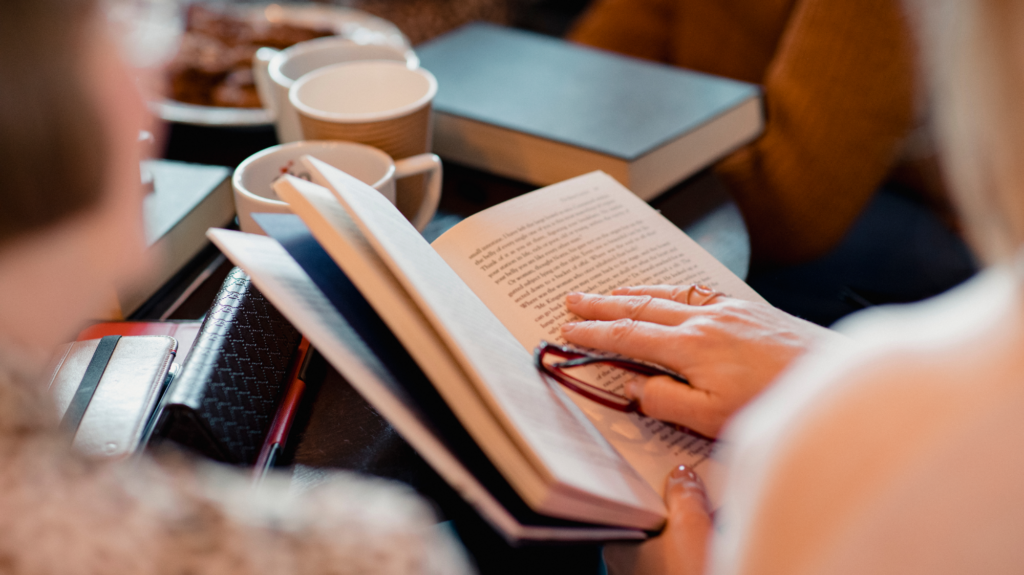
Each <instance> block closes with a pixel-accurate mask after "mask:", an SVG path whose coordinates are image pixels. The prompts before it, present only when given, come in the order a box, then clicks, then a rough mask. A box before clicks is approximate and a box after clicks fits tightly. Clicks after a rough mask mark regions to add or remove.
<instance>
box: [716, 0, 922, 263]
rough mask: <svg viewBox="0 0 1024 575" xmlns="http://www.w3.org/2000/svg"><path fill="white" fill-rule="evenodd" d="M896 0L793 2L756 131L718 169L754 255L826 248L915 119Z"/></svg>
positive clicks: (784, 257)
mask: <svg viewBox="0 0 1024 575" xmlns="http://www.w3.org/2000/svg"><path fill="white" fill-rule="evenodd" d="M912 60H913V58H912V48H911V41H910V38H909V34H908V32H907V30H906V22H905V19H904V15H903V14H902V12H901V9H900V6H899V3H898V2H896V1H895V0H802V1H801V2H799V3H798V4H797V5H796V6H795V9H794V12H793V13H792V16H791V18H790V21H789V24H788V26H787V28H786V30H785V32H784V34H783V36H782V39H781V41H780V44H779V47H778V50H777V52H776V54H775V57H774V58H773V60H772V62H771V64H770V65H769V67H768V70H767V72H766V77H765V82H764V92H765V105H766V110H765V111H766V114H767V120H768V121H767V126H766V130H765V132H764V134H763V135H762V136H761V138H760V139H758V140H757V141H756V142H754V143H753V144H752V145H750V146H747V147H745V148H743V149H741V150H740V151H738V152H736V153H735V154H733V155H732V156H730V157H729V158H727V159H726V160H725V161H723V162H721V163H720V164H719V166H718V168H717V171H718V173H719V174H720V176H722V178H723V179H724V180H725V182H726V183H727V185H728V186H729V188H730V189H731V190H732V192H733V195H734V198H735V200H736V202H737V204H738V205H739V207H740V210H741V211H742V213H743V215H744V218H745V220H746V223H747V227H748V229H749V231H750V239H751V246H752V250H753V256H754V257H755V258H756V259H758V260H761V261H766V260H767V261H776V262H782V263H793V262H799V261H804V260H808V259H812V258H814V257H817V256H820V255H822V254H824V253H825V252H826V251H828V250H829V249H831V248H832V247H834V246H835V245H836V244H837V243H838V242H839V241H840V240H841V239H842V237H843V235H844V234H845V232H846V231H847V230H848V229H849V227H850V226H851V225H852V223H853V222H854V220H855V219H856V217H857V216H858V215H859V214H860V212H861V210H862V209H863V208H864V206H865V205H866V204H867V202H868V200H869V199H870V198H871V196H872V194H873V193H874V191H875V189H876V187H877V186H878V185H879V184H880V183H881V182H882V181H883V179H884V178H885V176H886V175H887V174H888V172H889V171H890V170H891V169H892V167H893V164H894V163H895V160H896V157H897V154H898V152H899V150H900V148H901V146H902V145H903V142H904V140H905V138H906V136H907V135H908V134H909V132H910V131H911V129H912V127H913V125H914V121H915V117H914V116H915V112H914V83H915V81H914V80H915V78H914V68H913V64H912Z"/></svg>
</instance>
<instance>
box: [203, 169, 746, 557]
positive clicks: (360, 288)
mask: <svg viewBox="0 0 1024 575" xmlns="http://www.w3.org/2000/svg"><path fill="white" fill-rule="evenodd" d="M303 161H304V162H306V163H307V167H308V168H309V169H310V173H311V174H313V175H314V182H308V181H305V180H301V179H298V178H294V177H290V176H285V177H284V178H282V179H280V180H278V181H277V182H276V183H275V191H276V192H277V193H278V195H279V196H280V197H281V198H283V199H284V200H285V201H287V202H288V203H289V204H290V206H291V207H292V209H293V210H294V212H295V213H296V214H297V217H296V216H289V215H271V214H263V215H257V216H255V217H256V221H257V223H259V225H260V226H261V227H263V229H264V230H265V231H267V232H268V234H269V235H271V236H272V237H273V238H274V239H269V238H264V237H259V236H249V235H246V234H241V233H239V232H230V231H226V230H211V231H210V233H209V235H210V237H211V239H212V240H213V241H214V242H215V243H216V244H217V245H218V247H220V248H221V250H222V251H224V253H225V254H227V255H228V256H229V257H230V258H231V259H232V260H233V261H234V262H235V263H236V264H237V265H239V266H240V267H242V268H243V269H244V270H245V271H246V272H247V273H249V274H250V276H252V279H253V281H254V282H255V283H256V285H257V287H259V288H260V290H261V291H262V292H263V293H264V294H265V295H266V297H267V298H268V299H270V301H271V302H272V303H274V305H275V306H277V307H278V309H280V311H281V312H282V313H283V314H284V315H285V316H286V317H288V318H289V320H291V321H292V322H293V323H294V324H295V325H296V327H298V328H299V329H300V330H301V331H302V332H303V333H304V334H305V335H306V336H307V337H308V338H309V339H310V341H311V342H312V343H313V345H314V346H316V347H317V348H318V349H319V350H320V351H321V353H323V354H324V356H325V357H326V358H327V359H328V360H329V361H330V362H331V363H332V364H333V365H334V366H335V368H337V369H338V370H339V372H341V373H342V375H343V376H345V377H346V378H347V379H348V380H349V381H350V382H351V383H352V385H353V386H354V387H356V388H357V389H358V390H359V391H360V392H361V393H362V394H363V395H364V396H365V397H366V398H367V400H368V401H370V402H371V403H372V404H373V405H374V406H375V407H376V408H377V409H378V410H379V411H380V412H381V414H382V415H384V416H385V417H387V418H388V419H389V420H390V421H391V422H392V424H393V425H394V426H395V428H396V429H397V430H398V431H399V433H401V434H402V435H403V436H404V437H405V439H406V440H407V441H409V443H410V444H411V445H412V446H413V447H414V448H416V449H417V450H418V451H419V452H420V453H421V454H423V456H424V459H426V460H427V461H428V463H430V464H431V465H432V466H434V468H435V469H437V471H438V472H439V474H440V475H442V477H444V478H445V479H446V480H447V481H448V482H449V483H450V484H452V486H453V487H454V488H455V489H456V490H457V491H459V492H460V493H462V494H463V496H464V497H466V499H467V501H469V502H470V503H471V504H473V505H475V506H476V507H477V509H478V510H480V511H481V513H482V514H483V515H484V516H485V518H487V519H489V520H490V521H491V523H492V524H493V525H494V526H495V527H496V528H498V529H499V530H500V531H502V532H503V533H504V534H505V535H506V536H507V537H509V538H511V539H515V538H540V539H588V538H598V539H610V538H629V537H642V536H643V531H645V530H646V531H649V530H655V529H658V528H659V527H660V525H661V524H662V523H663V522H664V517H665V508H664V505H663V503H662V497H661V490H662V486H663V484H664V481H665V477H666V475H667V474H668V472H669V471H670V470H671V469H672V468H673V467H674V466H676V465H678V464H679V463H689V464H691V465H694V466H695V468H696V469H697V470H698V472H702V473H704V472H706V471H709V470H710V468H712V467H713V466H714V465H715V462H714V459H713V457H711V444H710V443H709V442H708V441H706V440H704V439H703V438H700V437H697V436H694V435H689V434H687V433H685V432H681V431H678V430H676V429H674V428H672V427H669V426H666V425H664V424H662V423H660V422H657V421H655V420H652V419H649V418H645V417H642V416H638V415H636V414H625V413H620V412H617V411H614V410H611V409H608V408H605V407H603V406H600V405H597V404H595V403H593V402H591V401H590V400H589V399H586V398H584V397H582V396H578V395H576V394H574V393H572V392H570V391H567V390H565V389H563V388H561V387H560V386H559V385H558V384H556V383H553V382H551V381H548V380H547V379H545V378H544V377H543V376H542V375H541V374H540V373H539V372H538V371H537V370H536V368H535V367H534V365H533V358H532V356H531V351H532V350H533V349H534V347H535V346H536V345H537V344H538V343H539V342H540V341H541V340H545V339H546V340H551V341H558V340H559V331H558V328H559V326H560V325H561V323H563V322H565V321H568V320H569V319H571V317H570V316H569V314H568V312H567V310H566V309H565V305H564V298H565V295H566V294H568V293H569V292H571V291H589V292H598V293H601V292H608V291H610V290H612V289H614V288H615V287H619V286H622V285H636V284H647V283H674V284H679V283H703V284H706V285H709V286H712V287H714V288H715V289H717V290H719V291H722V292H724V293H727V294H729V295H732V296H734V297H742V298H748V299H760V298H759V296H757V294H756V293H754V292H753V291H752V290H751V289H750V288H749V287H748V286H747V285H746V284H744V283H743V282H742V281H741V280H739V279H738V278H737V277H735V276H734V275H733V274H732V273H731V272H729V271H728V270H727V269H726V268H725V267H724V266H722V265H721V264H720V263H719V262H717V261H716V260H715V259H714V258H712V257H711V256H710V255H709V254H707V253H706V252H705V251H704V250H703V249H702V248H700V247H699V246H698V245H697V244H696V243H694V242H693V241H692V240H690V239H689V238H688V237H687V236H686V235H685V234H684V233H683V232H682V231H680V230H679V229H678V228H677V227H676V226H675V225H673V224H672V223H671V222H669V221H667V220H666V219H664V218H663V217H662V216H661V215H660V214H658V213H657V212H656V211H655V210H653V209H652V208H650V207H649V206H648V205H647V204H646V203H644V202H643V201H642V200H639V199H638V198H636V197H635V196H634V195H633V194H632V193H630V192H629V191H628V190H626V189H625V188H623V187H622V186H621V185H620V184H618V183H617V182H616V181H615V180H614V179H612V178H611V177H609V176H607V175H605V174H603V173H600V172H595V173H591V174H588V175H585V176H580V177H578V178H574V179H572V180H568V181H565V182H562V183H560V184H555V185H552V186H549V187H547V188H543V189H541V190H538V191H535V192H532V193H529V194H525V195H523V196H520V197H518V198H515V199H513V200H510V201H507V202H505V203H503V204H501V205H498V206H495V207H493V208H490V209H488V210H486V211H484V212H481V213H479V214H477V215H474V216H472V217H470V218H468V219H466V220H465V221H463V222H461V223H460V224H458V225H456V226H455V227H454V228H452V229H451V230H449V231H448V232H447V233H445V234H444V235H443V236H442V237H440V238H439V239H438V240H437V241H435V242H434V244H433V245H430V244H428V243H427V242H426V241H424V240H423V238H422V236H420V235H419V233H418V232H416V230H415V229H414V228H413V227H412V226H411V225H410V224H409V223H408V221H406V220H405V218H404V217H403V216H402V215H401V214H400V213H399V212H398V211H397V210H396V209H395V208H394V206H392V205H391V204H390V202H388V201H387V200H386V199H385V198H384V197H383V196H381V195H380V194H379V193H377V192H376V191H375V190H373V189H372V188H370V187H369V186H366V185H365V184H363V183H362V182H359V181H358V180H356V179H355V178H352V177H350V176H348V175H347V174H345V173H343V172H341V171H339V170H337V169H334V168H332V167H330V166H329V165H327V164H324V163H322V162H320V161H318V160H316V159H313V158H308V157H307V158H305V159H304V160H303ZM299 218H301V221H299ZM371 308H372V309H371ZM602 384H603V385H606V386H608V387H609V388H615V387H616V386H621V385H622V382H621V381H616V378H615V377H608V378H607V379H606V380H605V381H602ZM714 496H715V494H714V492H712V497H713V498H714Z"/></svg>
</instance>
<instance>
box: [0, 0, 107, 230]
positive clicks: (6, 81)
mask: <svg viewBox="0 0 1024 575" xmlns="http://www.w3.org/2000/svg"><path fill="white" fill-rule="evenodd" d="M94 12H95V0H3V1H2V2H0V244H2V243H4V242H7V241H8V240H10V239H11V238H13V237H16V236H19V235H22V234H24V233H27V232H31V231H33V230H36V229H39V228H42V227H44V226H48V225H51V224H53V223H55V222H57V221H59V220H61V219H63V218H65V217H67V216H69V215H72V214H75V213H77V212H79V211H81V210H83V209H86V208H88V207H90V206H92V205H93V204H95V203H96V202H97V200H98V199H99V198H100V196H101V192H102V188H103V183H104V182H103V179H104V167H105V160H106V146H105V145H104V142H105V141H106V139H105V135H104V134H103V125H102V123H101V121H100V118H99V115H98V110H97V107H96V105H95V101H94V96H92V94H90V93H89V90H88V88H87V84H86V82H85V77H84V72H83V68H84V65H83V62H82V56H81V54H82V51H83V50H82V48H83V46H84V45H85V42H86V41H87V40H86V34H87V29H88V27H89V26H90V25H93V20H94V17H95V16H94Z"/></svg>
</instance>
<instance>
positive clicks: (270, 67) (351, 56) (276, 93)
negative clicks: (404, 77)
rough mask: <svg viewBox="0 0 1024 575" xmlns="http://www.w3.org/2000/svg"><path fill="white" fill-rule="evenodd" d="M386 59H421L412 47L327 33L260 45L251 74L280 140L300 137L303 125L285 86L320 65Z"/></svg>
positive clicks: (413, 63)
mask: <svg viewBox="0 0 1024 575" xmlns="http://www.w3.org/2000/svg"><path fill="white" fill-rule="evenodd" d="M363 60H389V61H395V62H403V63H404V64H405V65H406V67H408V68H409V69H416V68H419V65H420V59H419V57H417V56H416V53H415V52H413V51H412V49H411V48H403V47H399V46H394V45H391V44H361V43H359V42H355V41H353V40H351V39H348V38H339V37H337V36H328V37H326V38H317V39H315V40H308V41H306V42H299V43H298V44H295V45H294V46H291V47H289V48H285V49H284V50H274V49H273V48H260V49H259V50H257V52H256V56H255V57H254V58H253V63H252V65H253V76H254V78H255V81H256V89H257V91H258V92H259V95H260V100H261V101H262V102H263V106H264V107H265V108H266V109H267V110H269V111H270V114H271V117H273V118H274V125H275V127H276V128H277V139H278V141H279V142H281V143H282V144H284V143H287V142H297V141H299V140H301V139H302V128H301V127H300V126H299V116H298V113H297V112H296V111H295V108H294V106H292V104H291V103H290V102H289V101H288V90H289V89H290V88H291V87H292V84H294V83H295V82H296V81H297V80H298V79H299V78H301V77H302V76H304V75H306V74H308V73H309V72H312V71H314V70H318V69H320V68H323V67H326V66H330V65H333V64H340V63H343V62H358V61H363Z"/></svg>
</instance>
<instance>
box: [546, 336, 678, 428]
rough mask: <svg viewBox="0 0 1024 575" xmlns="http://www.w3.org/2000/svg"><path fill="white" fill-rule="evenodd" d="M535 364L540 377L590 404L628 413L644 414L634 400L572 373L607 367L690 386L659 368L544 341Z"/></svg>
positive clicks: (669, 372) (676, 375)
mask: <svg viewBox="0 0 1024 575" xmlns="http://www.w3.org/2000/svg"><path fill="white" fill-rule="evenodd" d="M533 361H534V363H535V364H536V366H537V369H539V370H540V372H541V373H543V374H544V375H547V376H548V377H550V378H551V379H554V380H555V381H557V382H558V383H560V384H562V385H563V386H565V387H567V388H569V389H571V390H573V391H575V392H576V393H578V394H580V395H582V396H583V397H586V398H587V399H589V400H591V401H594V402H597V403H599V404H601V405H603V406H605V407H610V408H612V409H615V410H617V411H623V412H626V413H642V412H641V411H640V404H639V403H638V402H637V401H636V400H635V399H630V398H628V397H626V396H624V395H621V394H618V393H615V392H613V391H608V390H607V389H604V388H602V387H598V386H596V385H594V384H592V383H587V382H585V381H583V380H582V379H580V378H579V377H577V376H576V375H573V374H572V373H570V372H569V370H572V369H576V368H581V367H586V366H591V365H606V366H610V367H616V368H619V369H622V370H625V371H628V372H632V373H636V374H639V375H648V376H650V375H667V376H668V377H671V378H672V379H674V380H676V381H678V382H679V383H683V384H686V385H690V382H689V381H687V380H686V378H685V377H683V376H681V375H679V374H677V373H674V372H672V371H669V370H667V369H664V368H662V367H658V366H656V365H651V364H649V363H643V362H640V361H636V360H632V359H628V358H624V357H619V356H613V355H601V354H596V353H591V352H586V351H582V350H579V349H574V348H571V347H567V346H562V345H555V344H553V343H551V342H547V341H542V342H541V343H540V345H538V346H537V348H536V349H534V350H533Z"/></svg>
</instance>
